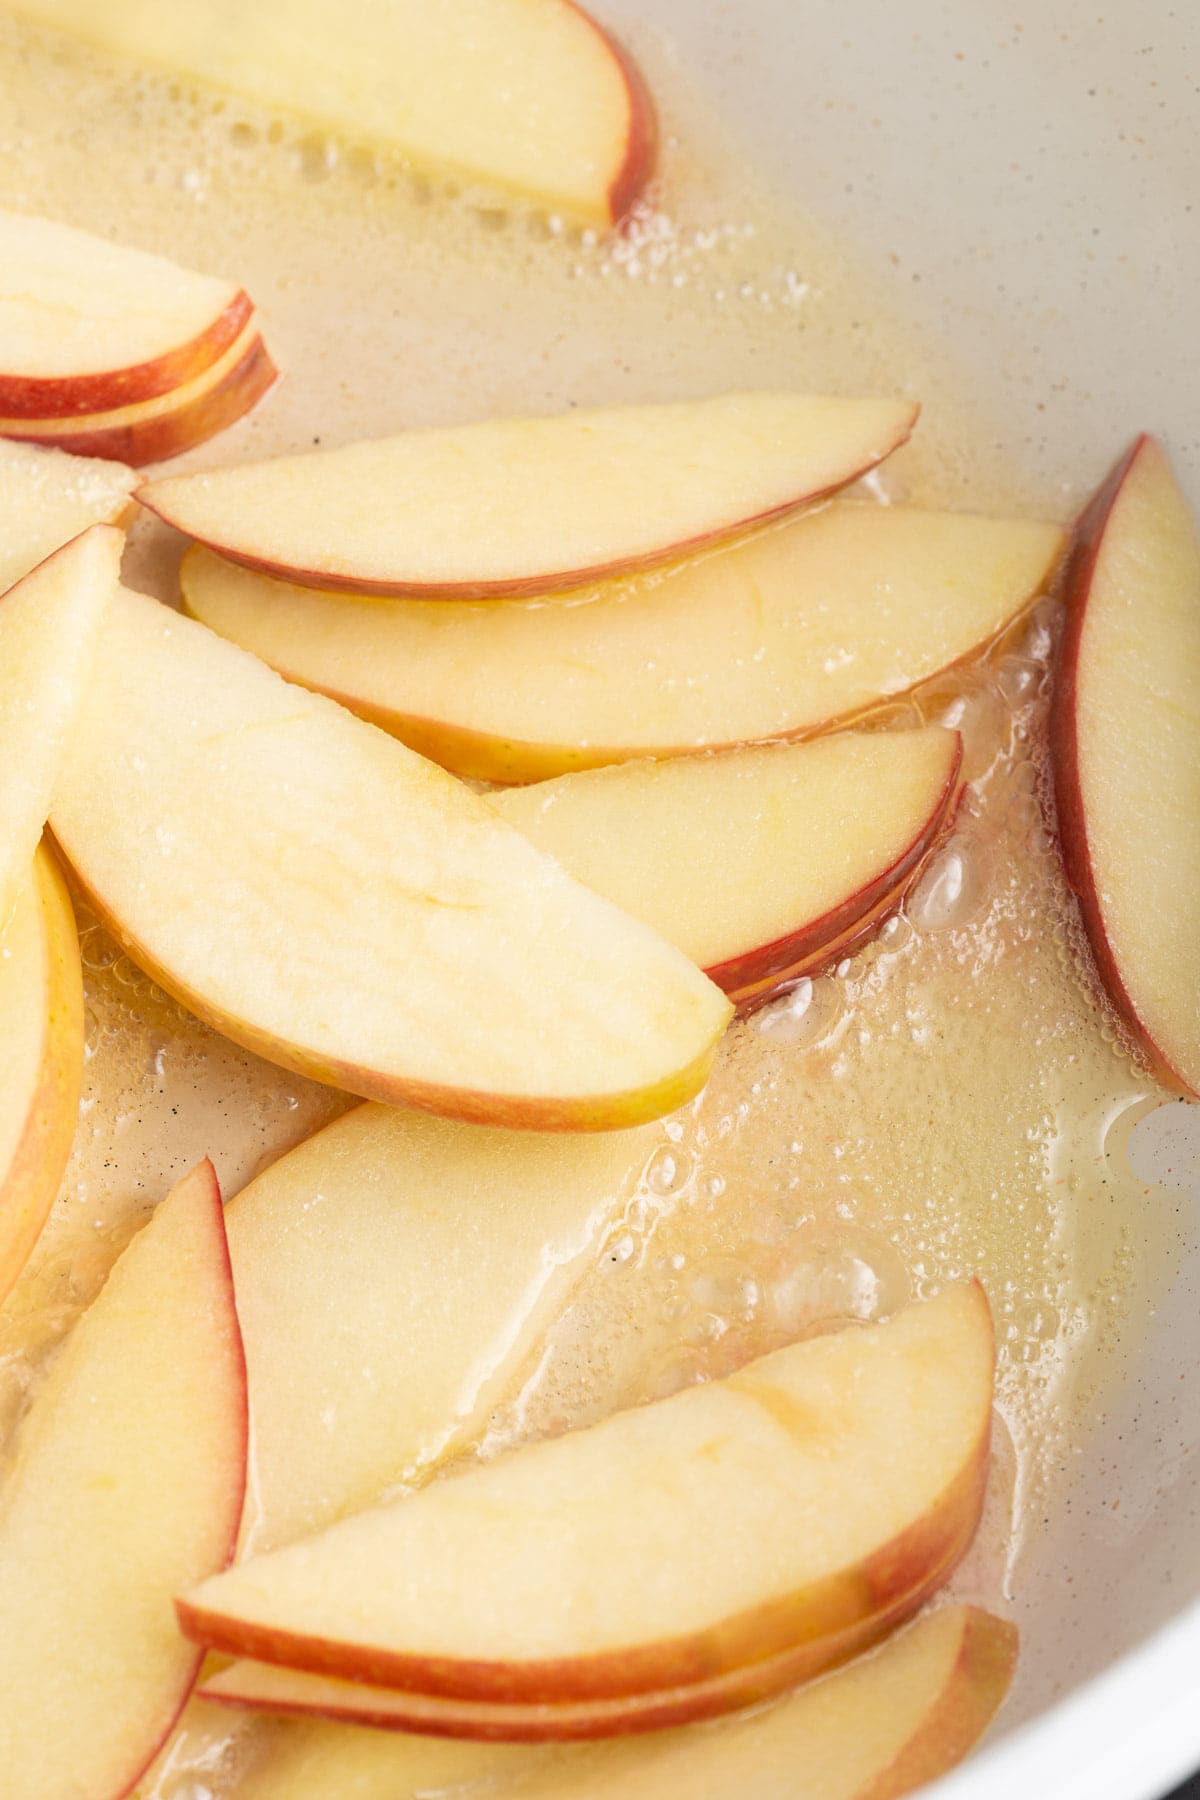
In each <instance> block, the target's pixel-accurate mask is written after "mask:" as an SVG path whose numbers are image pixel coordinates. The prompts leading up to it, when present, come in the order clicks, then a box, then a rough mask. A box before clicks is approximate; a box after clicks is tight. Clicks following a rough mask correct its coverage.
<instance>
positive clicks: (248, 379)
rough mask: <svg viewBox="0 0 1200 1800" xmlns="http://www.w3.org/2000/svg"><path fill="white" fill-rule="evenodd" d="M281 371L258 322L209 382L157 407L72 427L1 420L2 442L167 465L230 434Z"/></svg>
mask: <svg viewBox="0 0 1200 1800" xmlns="http://www.w3.org/2000/svg"><path fill="white" fill-rule="evenodd" d="M278 374H279V371H278V370H277V369H276V367H275V364H274V363H273V362H272V360H271V356H270V352H269V351H268V349H267V347H266V345H265V344H264V342H263V340H262V337H261V335H260V333H259V328H258V320H257V317H256V316H254V315H251V317H250V319H249V321H248V323H247V324H246V326H245V329H244V330H243V331H242V332H241V333H240V334H239V335H238V337H237V338H236V339H235V340H234V342H233V343H232V344H231V345H230V346H229V348H228V349H227V350H226V351H225V352H224V353H223V354H222V355H221V356H220V357H218V358H217V360H216V361H215V362H214V363H212V364H211V365H210V366H209V367H208V368H207V369H205V370H204V371H203V372H202V373H201V374H199V375H197V376H195V377H194V378H193V379H192V380H190V381H188V382H185V383H184V385H183V386H182V387H178V388H173V389H172V390H171V392H170V393H168V394H160V395H159V396H158V397H157V398H156V399H153V400H143V401H140V402H139V403H137V404H136V405H132V406H123V407H118V408H116V409H115V410H114V411H112V412H103V413H80V414H78V415H76V416H75V417H72V418H67V419H14V418H0V436H3V437H8V438H14V439H19V440H21V441H22V442H27V443H33V444H45V445H50V446H52V447H54V448H56V449H59V450H68V451H71V452H72V453H73V454H75V455H77V456H101V457H114V458H117V459H118V460H120V461H122V462H128V463H134V464H136V465H138V466H140V465H141V464H142V463H151V462H165V461H166V459H167V458H168V457H170V456H182V454H183V452H184V451H185V450H191V449H194V448H195V446H196V445H197V444H202V443H204V442H205V441H206V440H207V439H208V438H210V437H215V436H216V434H217V433H218V432H220V431H225V430H227V429H228V428H229V426H231V425H236V423H237V421H238V420H239V419H240V418H242V417H243V416H244V415H245V414H246V413H248V412H249V411H250V409H251V408H252V407H253V406H256V405H257V403H258V402H259V400H261V399H262V397H263V395H264V394H265V393H266V392H267V390H268V389H269V388H271V387H272V386H273V385H274V383H275V381H276V380H277V378H278Z"/></svg>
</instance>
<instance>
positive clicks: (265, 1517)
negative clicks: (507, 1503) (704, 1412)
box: [227, 1106, 659, 1554]
mask: <svg viewBox="0 0 1200 1800" xmlns="http://www.w3.org/2000/svg"><path fill="white" fill-rule="evenodd" d="M658 1141H659V1137H658V1134H657V1133H656V1132H654V1131H650V1130H648V1129H645V1128H643V1129H642V1130H640V1131H629V1132H598V1133H596V1134H594V1135H592V1136H590V1137H586V1138H568V1137H563V1136H561V1135H558V1134H555V1135H550V1136H543V1135H541V1134H540V1133H537V1132H502V1131H496V1130H494V1129H493V1130H489V1129H486V1128H484V1127H482V1126H478V1125H459V1124H455V1123H453V1122H451V1121H448V1120H444V1119H431V1118H426V1117H423V1116H422V1115H421V1114H419V1113H410V1112H393V1111H391V1110H390V1109H389V1108H386V1107H382V1106H361V1107H358V1108H356V1109H355V1111H353V1112H351V1113H348V1114H347V1115H346V1116H345V1117H344V1118H342V1119H338V1120H336V1121H335V1123H334V1124H332V1125H328V1126H326V1128H325V1130H324V1131H320V1132H318V1133H317V1135H316V1136H315V1137H313V1138H310V1139H309V1140H308V1142H307V1143H304V1144H301V1145H300V1147H299V1148H298V1149H296V1150H293V1151H292V1152H291V1153H290V1154H289V1155H287V1156H284V1157H282V1158H281V1159H280V1160H279V1161H278V1162H277V1163H275V1164H274V1165H273V1166H272V1167H271V1168H270V1169H268V1170H267V1171H266V1173H265V1174H263V1175H260V1176H259V1177H258V1179H257V1180H255V1181H252V1182H251V1183H250V1185H249V1187H247V1188H245V1189H243V1191H242V1193H241V1194H239V1195H238V1196H237V1198H236V1200H234V1201H233V1202H231V1204H230V1206H229V1209H228V1213H227V1224H228V1228H229V1248H230V1254H231V1256H232V1258H233V1270H234V1278H235V1280H236V1283H237V1295H238V1316H239V1317H240V1319H241V1322H242V1334H243V1337H244V1340H245V1344H246V1360H247V1365H248V1368H249V1371H250V1406H251V1414H252V1418H253V1427H254V1430H253V1439H254V1444H253V1479H252V1480H251V1482H250V1489H249V1498H248V1501H247V1509H246V1517H245V1519H244V1521H243V1529H242V1538H243V1545H242V1549H243V1554H246V1553H253V1552H256V1551H262V1550H266V1549H272V1548H274V1547H275V1546H276V1545H278V1544H285V1543H289V1542H290V1541H291V1540H292V1539H294V1538H297V1537H299V1536H301V1535H302V1534H304V1533H305V1532H310V1531H315V1530H317V1529H318V1528H319V1527H320V1526H322V1525H326V1524H328V1523H330V1522H331V1521H332V1520H333V1519H336V1518H338V1517H340V1516H341V1515H342V1514H343V1513H345V1512H349V1511H353V1510H354V1509H355V1508H358V1507H363V1506H369V1505H371V1504H372V1503H374V1502H375V1501H377V1500H378V1499H379V1498H380V1496H381V1495H382V1494H383V1493H384V1492H385V1490H387V1489H388V1488H389V1487H394V1486H395V1485H397V1484H398V1483H400V1482H402V1481H411V1480H414V1479H419V1478H421V1477H423V1476H424V1475H426V1474H427V1473H428V1471H429V1469H430V1468H431V1467H432V1466H433V1465H434V1464H435V1463H436V1462H437V1461H438V1460H439V1459H440V1458H441V1457H443V1456H445V1455H446V1454H447V1453H448V1452H449V1451H450V1450H452V1449H453V1448H454V1446H455V1445H456V1444H458V1443H461V1442H462V1440H463V1438H464V1437H465V1436H466V1435H467V1434H468V1433H469V1432H470V1431H471V1430H472V1429H473V1428H474V1429H479V1428H481V1427H482V1425H483V1424H484V1422H485V1421H486V1419H487V1416H488V1413H489V1412H490V1410H491V1408H492V1407H493V1406H494V1405H495V1403H496V1400H497V1399H498V1398H499V1397H500V1395H501V1393H502V1392H503V1389H504V1386H505V1383H506V1382H507V1381H508V1380H510V1379H511V1378H512V1376H513V1374H514V1372H515V1371H516V1370H517V1369H518V1368H519V1367H520V1365H521V1364H522V1363H523V1361H524V1360H525V1358H526V1357H527V1356H528V1355H529V1354H530V1353H531V1351H532V1349H533V1346H534V1345H535V1343H536V1342H537V1339H538V1336H539V1334H540V1332H541V1331H542V1329H543V1328H544V1327H545V1326H546V1325H547V1324H548V1323H549V1321H550V1320H551V1319H553V1318H554V1317H555V1316H556V1315H557V1314H558V1312H559V1311H560V1310H561V1308H562V1306H563V1304H564V1301H565V1298H566V1295H567V1294H568V1292H569V1291H570V1289H571V1287H572V1285H573V1284H574V1282H575V1280H576V1279H577V1277H578V1275H579V1274H580V1272H581V1269H582V1266H583V1262H584V1259H585V1258H586V1255H587V1253H588V1251H589V1250H594V1249H595V1247H596V1244H597V1242H598V1239H599V1237H600V1236H601V1235H602V1233H603V1231H604V1229H605V1227H606V1226H607V1225H608V1224H610V1223H611V1222H612V1221H613V1220H614V1219H616V1218H618V1217H619V1216H620V1212H621V1209H622V1208H623V1206H624V1205H625V1203H626V1201H627V1200H628V1199H629V1197H630V1196H631V1194H632V1192H633V1190H634V1188H635V1186H636V1183H637V1180H638V1177H639V1175H640V1174H641V1172H642V1170H643V1168H644V1167H645V1165H646V1163H647V1161H648V1160H649V1158H650V1156H651V1154H652V1152H653V1150H654V1147H655V1145H656V1144H657V1143H658ZM431 1271H433V1272H434V1273H435V1275H436V1279H431Z"/></svg>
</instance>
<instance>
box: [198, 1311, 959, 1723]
mask: <svg viewBox="0 0 1200 1800" xmlns="http://www.w3.org/2000/svg"><path fill="white" fill-rule="evenodd" d="M993 1364H994V1346H993V1338H992V1325H991V1316H990V1313H989V1310H988V1304H987V1300H986V1298H985V1297H984V1294H983V1290H982V1288H980V1287H979V1286H978V1284H973V1285H969V1286H962V1287H953V1288H949V1289H947V1290H946V1291H945V1292H944V1293H943V1294H942V1295H941V1296H940V1297H939V1298H938V1299H936V1300H934V1301H931V1302H929V1303H928V1304H926V1305H922V1306H914V1307H910V1308H908V1309H907V1310H905V1311H904V1312H902V1313H900V1314H898V1315H897V1316H896V1317H895V1318H894V1319H892V1320H891V1321H890V1322H889V1323H887V1324H885V1325H881V1326H876V1327H870V1328H865V1329H862V1330H858V1329H851V1330H848V1331H845V1332H842V1333H839V1334H836V1335H834V1336H830V1337H823V1338H816V1339H810V1340H809V1341H807V1342H804V1343H801V1344H797V1345H794V1346H792V1347H791V1348H789V1349H786V1350H781V1351H777V1352H776V1353H775V1354H774V1355H772V1356H768V1357H764V1358H762V1359H761V1360H759V1361H758V1362H755V1363H751V1364H749V1365H748V1366H747V1367H746V1368H744V1369H742V1370H741V1371H739V1372H738V1373H737V1374H735V1375H732V1376H729V1377H727V1378H726V1379H725V1380H723V1381H715V1382H712V1383H710V1384H709V1385H707V1386H704V1387H699V1388H691V1389H688V1390H685V1391H684V1392H683V1393H680V1394H676V1395H674V1396H673V1397H672V1398H671V1399H669V1400H662V1401H658V1402H656V1403H654V1404H652V1405H649V1406H646V1407H643V1408H640V1409H638V1410H635V1411H632V1412H626V1413H620V1414H618V1415H616V1416H615V1417H614V1418H612V1419H610V1420H608V1421H607V1422H606V1423H604V1424H601V1425H598V1426H595V1427H593V1428H592V1429H590V1430H587V1431H579V1432H575V1433H572V1434H570V1435H568V1436H566V1437H562V1438H559V1439H557V1440H554V1441H552V1442H548V1443H538V1444H534V1445H531V1446H528V1447H526V1448H523V1449H520V1450H517V1451H514V1452H512V1453H511V1454H510V1455H508V1456H506V1457H503V1458H501V1459H499V1460H497V1461H496V1462H493V1463H491V1464H487V1465H484V1466H483V1467H481V1468H478V1469H475V1470H472V1471H471V1472H470V1473H468V1474H464V1475H461V1476H459V1477H458V1478H456V1479H449V1480H446V1481H443V1482H437V1483H434V1484H433V1485H432V1486H430V1487H426V1488H424V1489H422V1490H421V1491H420V1492H419V1493H417V1494H415V1495H412V1496H410V1497H409V1498H407V1499H404V1500H401V1501H398V1502H396V1503H394V1504H392V1505H390V1506H385V1507H380V1508H376V1509H374V1510H372V1511H370V1512H365V1513H360V1514H359V1515H358V1516H357V1517H355V1518H351V1519H346V1520H343V1521H341V1522H340V1523H338V1524H336V1525H333V1526H331V1527H329V1528H328V1529H327V1530H326V1531H324V1532H322V1533H321V1534H319V1535H318V1536H317V1537H314V1538H309V1539H306V1540H304V1541H303V1542H302V1543H299V1544H296V1545H293V1546H291V1547H289V1548H287V1549H284V1550H278V1551H275V1552H273V1553H271V1554H270V1555H268V1556H262V1557H258V1558H255V1559H253V1560H252V1561H250V1562H247V1563H243V1564H242V1565H241V1566H240V1567H239V1568H237V1569H234V1570H231V1571H230V1572H229V1573H228V1574H226V1575H223V1576H220V1577H218V1578H217V1579H215V1580H211V1581H207V1582H204V1583H202V1584H201V1585H200V1586H199V1587H197V1588H194V1589H193V1590H192V1591H191V1592H190V1593H189V1594H186V1595H184V1596H183V1597H182V1598H181V1599H180V1601H179V1616H180V1621H181V1623H182V1625H183V1628H184V1630H185V1631H186V1632H187V1633H188V1635H189V1636H191V1637H193V1638H195V1640H196V1641H197V1642H198V1643H201V1644H204V1645H206V1646H208V1647H210V1648H213V1649H220V1650H223V1651H226V1652H229V1653H232V1654H234V1655H241V1656H249V1657H252V1658H254V1659H255V1660H258V1661H265V1662H273V1663H284V1664H286V1665H288V1666H289V1667H294V1668H297V1669H302V1670H307V1671H309V1672H311V1673H315V1674H331V1675H336V1676H340V1677H344V1678H349V1679H351V1680H355V1681H364V1682H369V1683H372V1684H375V1685H378V1686H385V1687H395V1688H399V1689H402V1690H404V1691H405V1692H409V1693H414V1694H418V1695H427V1696H434V1697H437V1696H445V1697H449V1698H452V1699H458V1700H462V1701H469V1702H484V1703H486V1704H489V1705H491V1704H501V1705H511V1704H513V1703H520V1704H522V1705H524V1704H526V1703H531V1702H532V1703H540V1704H542V1705H543V1706H545V1707H546V1708H547V1709H548V1710H551V1711H552V1710H553V1708H554V1707H555V1706H557V1705H558V1704H559V1703H567V1704H570V1703H574V1702H580V1701H587V1700H606V1699H622V1698H627V1697H629V1696H640V1697H644V1704H646V1705H650V1704H652V1703H653V1698H654V1696H655V1695H656V1694H658V1693H660V1692H661V1691H663V1690H665V1689H670V1688H680V1687H685V1686H692V1685H693V1684H695V1685H697V1686H699V1684H702V1683H708V1684H709V1689H710V1691H709V1693H708V1694H707V1695H704V1696H700V1697H698V1699H697V1710H696V1713H695V1714H694V1715H693V1716H696V1717H699V1716H703V1713H704V1711H706V1710H710V1711H716V1710H721V1709H723V1708H727V1707H728V1706H729V1705H731V1704H732V1705H737V1704H742V1703H744V1695H741V1694H739V1684H738V1683H737V1681H736V1679H734V1680H731V1682H730V1683H729V1685H728V1686H723V1685H722V1683H721V1677H723V1676H725V1675H729V1676H730V1677H736V1676H737V1674H738V1672H739V1671H742V1670H745V1669H747V1668H748V1667H750V1666H752V1665H756V1664H759V1665H765V1664H766V1663H767V1662H768V1661H769V1660H770V1659H775V1664H776V1672H777V1673H778V1676H779V1680H780V1684H781V1685H788V1684H789V1683H790V1681H792V1680H794V1679H795V1676H794V1674H793V1673H792V1672H791V1670H790V1669H789V1668H788V1666H787V1664H788V1653H789V1652H792V1651H803V1652H805V1655H806V1659H807V1661H808V1665H809V1666H808V1667H807V1670H806V1673H808V1674H813V1673H816V1672H817V1671H818V1669H819V1668H820V1666H821V1664H822V1660H823V1657H822V1646H824V1654H825V1657H826V1658H828V1659H831V1660H832V1659H836V1658H837V1657H838V1656H839V1655H844V1654H845V1653H846V1648H847V1643H848V1642H853V1639H854V1636H855V1634H858V1633H861V1634H864V1635H865V1634H866V1633H867V1632H868V1631H869V1630H870V1629H871V1627H872V1622H876V1623H878V1622H886V1623H888V1624H892V1623H895V1622H896V1620H897V1619H898V1618H899V1617H902V1616H903V1615H904V1614H905V1613H906V1612H911V1611H914V1610H915V1609H916V1608H917V1607H918V1606H919V1605H920V1604H921V1603H922V1601H923V1600H925V1599H926V1598H927V1597H928V1596H929V1594H930V1593H932V1592H933V1591H935V1590H936V1588H938V1587H939V1586H940V1585H941V1584H942V1582H943V1581H945V1579H946V1578H947V1576H948V1574H949V1573H950V1570H951V1569H952V1568H953V1566H954V1565H955V1563H956V1562H957V1560H958V1558H959V1557H960V1556H961V1555H962V1553H963V1551H964V1549H965V1548H966V1546H967V1544H968V1543H969V1542H970V1539H971V1536H972V1534H973V1532H974V1530H975V1526H976V1523H977V1521H978V1516H979V1509H980V1505H981V1502H982V1495H983V1489H984V1484H985V1481H986V1475H987V1463H988V1442H989V1429H990V1418H991V1398H992V1372H993ZM767 1691H769V1689H768V1690H767ZM735 1695H736V1696H738V1697H737V1698H733V1697H732V1696H735ZM757 1697H759V1698H761V1697H763V1695H762V1693H760V1694H759V1695H758V1696H757ZM464 1710H465V1711H466V1712H468V1713H469V1711H470V1708H466V1709H464ZM636 1712H637V1709H636V1708H635V1709H631V1717H636ZM627 1728H628V1729H637V1728H638V1727H637V1726H636V1725H635V1724H630V1725H629V1726H628V1727H627Z"/></svg>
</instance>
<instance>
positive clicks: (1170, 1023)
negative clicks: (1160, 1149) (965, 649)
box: [1052, 437, 1200, 1094]
mask: <svg viewBox="0 0 1200 1800" xmlns="http://www.w3.org/2000/svg"><path fill="white" fill-rule="evenodd" d="M1066 591H1067V601H1068V616H1067V629H1066V634H1065V636H1064V639H1063V643H1062V647H1061V651H1060V656H1059V663H1058V672H1057V683H1056V689H1055V697H1054V715H1053V724H1052V733H1053V752H1054V774H1055V796H1056V801H1057V811H1058V826H1059V836H1060V841H1061V844H1062V851H1063V858H1064V862H1065V864H1066V870H1067V876H1068V879H1069V881H1070V883H1071V886H1072V888H1073V889H1074V891H1075V893H1076V895H1077V896H1078V899H1079V906H1080V911H1081V913H1082V915H1083V922H1084V926H1085V928H1086V930H1087V935H1088V941H1089V943H1090V945H1091V949H1092V954H1093V956H1094V957H1095V960H1096V966H1097V968H1098V969H1099V972H1100V975H1101V978H1102V980H1103V982H1104V985H1105V987H1106V989H1107V991H1108V994H1109V997H1110V999H1111V1000H1112V1002H1113V1004H1114V1005H1115V1007H1116V1009H1117V1011H1118V1012H1119V1013H1120V1015H1121V1017H1122V1018H1123V1020H1124V1021H1125V1024H1126V1025H1127V1026H1128V1028H1129V1029H1130V1031H1131V1032H1132V1033H1133V1035H1134V1037H1135V1038H1136V1040H1137V1041H1138V1043H1139V1044H1140V1046H1141V1048H1142V1049H1143V1051H1144V1052H1145V1053H1146V1054H1147V1055H1148V1056H1149V1057H1150V1059H1151V1060H1152V1062H1153V1063H1154V1066H1155V1067H1156V1069H1157V1070H1158V1072H1159V1074H1160V1075H1161V1076H1162V1077H1163V1078H1164V1079H1165V1080H1166V1081H1168V1082H1169V1083H1170V1085H1172V1086H1174V1087H1178V1088H1182V1089H1183V1090H1184V1091H1185V1092H1186V1093H1189V1094H1200V1006H1197V1002H1196V995H1197V992H1198V991H1200V538H1198V537H1197V531H1196V525H1195V522H1194V520H1193V518H1192V515H1191V513H1190V512H1189V510H1188V506H1187V502H1186V501H1185V500H1184V497H1183V495H1182V494H1181V493H1180V491H1179V488H1178V486H1177V485H1176V483H1175V480H1174V477H1173V476H1172V473H1171V469H1170V465H1169V463H1168V462H1167V459H1166V457H1165V455H1164V454H1163V452H1162V450H1161V448H1160V447H1159V445H1158V444H1157V443H1155V441H1154V439H1153V438H1147V437H1143V438H1139V439H1138V441H1137V443H1135V444H1134V446H1133V448H1132V450H1131V451H1130V452H1129V453H1128V455H1127V456H1125V457H1124V458H1123V459H1122V461H1121V462H1120V463H1119V464H1118V465H1117V467H1116V469H1115V470H1114V471H1113V473H1112V475H1111V476H1110V477H1109V479H1108V481H1107V482H1106V483H1105V484H1104V486H1103V487H1102V488H1101V490H1100V492H1099V493H1098V494H1097V495H1096V497H1095V499H1094V500H1093V501H1092V504H1091V505H1090V506H1089V508H1088V509H1087V511H1086V512H1085V513H1084V515H1083V517H1082V519H1081V520H1080V522H1079V526H1078V529H1077V532H1076V539H1075V545H1074V548H1073V551H1072V555H1071V558H1070V562H1069V564H1068V567H1067V575H1066Z"/></svg>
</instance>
